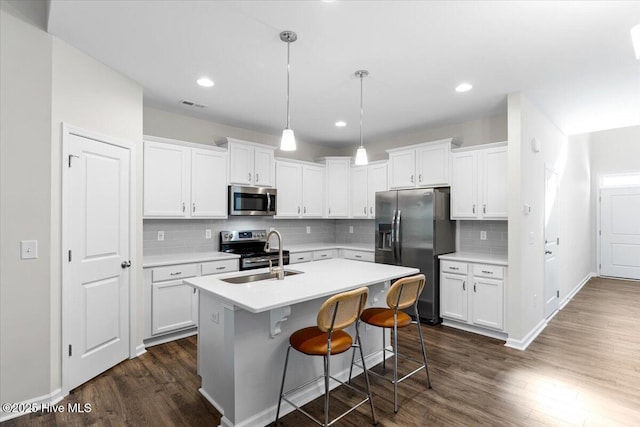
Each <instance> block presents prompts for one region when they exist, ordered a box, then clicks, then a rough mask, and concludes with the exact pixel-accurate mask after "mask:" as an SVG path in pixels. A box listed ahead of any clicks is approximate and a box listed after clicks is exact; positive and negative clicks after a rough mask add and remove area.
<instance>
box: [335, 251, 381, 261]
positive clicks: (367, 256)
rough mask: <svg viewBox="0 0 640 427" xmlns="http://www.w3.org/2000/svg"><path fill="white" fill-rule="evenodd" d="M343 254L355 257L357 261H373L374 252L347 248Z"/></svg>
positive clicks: (346, 256)
mask: <svg viewBox="0 0 640 427" xmlns="http://www.w3.org/2000/svg"><path fill="white" fill-rule="evenodd" d="M342 256H343V257H344V258H345V259H354V260H356V261H367V262H373V257H374V255H373V252H363V251H352V250H350V249H345V250H344V252H343V253H342Z"/></svg>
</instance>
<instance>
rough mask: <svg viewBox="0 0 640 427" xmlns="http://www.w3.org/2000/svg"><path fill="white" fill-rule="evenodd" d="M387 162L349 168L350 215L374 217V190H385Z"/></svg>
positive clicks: (354, 216)
mask: <svg viewBox="0 0 640 427" xmlns="http://www.w3.org/2000/svg"><path fill="white" fill-rule="evenodd" d="M387 189H388V188H387V162H386V161H385V162H376V163H370V164H369V165H368V166H353V167H352V168H351V216H352V217H353V218H375V215H376V192H377V191H386V190H387Z"/></svg>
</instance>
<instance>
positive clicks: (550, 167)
mask: <svg viewBox="0 0 640 427" xmlns="http://www.w3.org/2000/svg"><path fill="white" fill-rule="evenodd" d="M547 171H550V172H552V173H554V174H555V175H556V177H557V178H558V182H557V187H556V199H555V201H554V202H557V201H558V198H557V196H558V193H560V171H558V169H556V168H555V167H554V166H553V165H552V164H549V163H546V162H545V165H544V203H543V213H544V215H545V216H546V213H547ZM556 215H560V210H558V211H557V213H556ZM557 220H558V222H559V221H560V218H557ZM558 226H559V224H558ZM558 232H559V229H558ZM556 237H558V238H559V237H560V236H559V235H558V236H556ZM546 240H547V224H546V217H545V218H544V221H543V224H542V241H543V248H542V249H543V250H545V251H546ZM558 246H560V244H559V243H558ZM556 259H557V261H556V262H560V261H559V259H558V254H556ZM542 272H543V282H542V314H543V318H545V319H551V318H552V317H553V316H555V315H556V314H557V313H558V311H560V307H561V303H560V296H559V295H558V293H557V292H559V291H560V289H559V288H560V286H559V280H558V279H559V278H558V277H557V275H556V281H557V282H556V285H557V289H556V303H557V305H556V307H555V310H553V312H551V313H549V314H546V313H545V311H546V302H547V298H548V295H547V261H546V254H545V255H544V256H543V257H542Z"/></svg>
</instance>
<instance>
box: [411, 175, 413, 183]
mask: <svg viewBox="0 0 640 427" xmlns="http://www.w3.org/2000/svg"><path fill="white" fill-rule="evenodd" d="M411 183H413V175H411Z"/></svg>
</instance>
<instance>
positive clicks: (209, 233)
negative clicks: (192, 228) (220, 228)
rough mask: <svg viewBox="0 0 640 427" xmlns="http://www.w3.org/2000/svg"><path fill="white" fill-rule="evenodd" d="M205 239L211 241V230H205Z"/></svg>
mask: <svg viewBox="0 0 640 427" xmlns="http://www.w3.org/2000/svg"><path fill="white" fill-rule="evenodd" d="M204 238H205V239H210V238H211V229H210V228H207V229H206V230H204Z"/></svg>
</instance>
